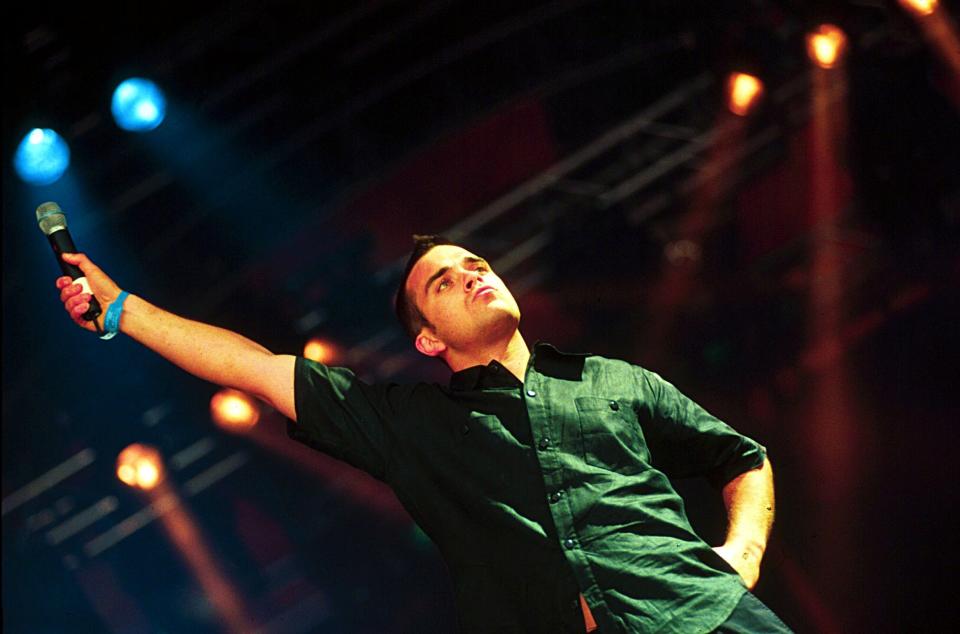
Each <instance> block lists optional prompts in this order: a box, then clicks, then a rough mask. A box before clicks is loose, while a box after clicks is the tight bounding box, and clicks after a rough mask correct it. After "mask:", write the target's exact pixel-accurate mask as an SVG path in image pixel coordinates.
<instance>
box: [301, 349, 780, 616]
mask: <svg viewBox="0 0 960 634" xmlns="http://www.w3.org/2000/svg"><path fill="white" fill-rule="evenodd" d="M295 389H296V410H297V421H298V422H297V423H293V422H291V423H290V424H289V426H288V431H289V433H290V435H291V437H293V438H295V439H297V440H299V441H301V442H304V443H306V444H308V445H310V446H312V447H314V448H316V449H318V450H320V451H323V452H325V453H328V454H330V455H333V456H335V457H338V458H341V459H343V460H345V461H346V462H349V463H350V464H352V465H354V466H356V467H359V468H361V469H363V470H365V471H367V472H369V473H370V474H372V475H373V476H375V477H377V478H379V479H381V480H383V481H384V482H386V483H387V484H389V485H390V486H391V487H392V488H393V490H394V491H395V492H396V495H397V497H398V498H399V500H400V501H401V503H402V504H403V505H404V507H405V508H406V509H407V511H409V513H410V515H411V516H412V517H413V519H414V520H415V521H416V522H417V523H418V524H419V525H420V527H421V528H422V529H423V530H424V532H426V533H427V534H428V535H429V536H430V538H431V539H433V541H434V542H435V543H436V545H437V547H438V548H439V549H440V552H441V553H442V555H443V557H444V559H445V561H446V562H447V565H448V567H449V568H450V571H451V574H452V576H453V583H454V591H455V594H456V600H457V610H458V615H459V619H460V625H461V627H462V629H463V630H464V631H470V632H472V631H476V632H562V631H581V632H582V631H583V621H582V617H581V614H580V609H579V605H578V600H577V597H578V594H579V593H580V592H582V593H583V594H584V596H585V597H586V600H587V603H588V604H589V605H590V607H591V611H592V612H593V615H594V617H595V618H596V621H597V624H598V626H599V627H600V630H601V631H602V632H603V633H604V634H607V633H610V632H682V633H683V634H690V633H692V632H709V631H712V630H713V629H715V628H716V627H717V626H718V625H719V624H720V623H722V622H723V621H724V619H725V618H726V617H727V616H728V615H729V614H730V612H731V611H732V610H733V608H734V607H735V606H736V604H737V601H739V599H740V598H741V596H742V595H743V593H744V592H745V591H746V589H745V587H744V585H743V583H742V581H741V580H740V577H739V576H738V575H737V574H736V573H735V572H734V571H733V569H732V568H730V567H729V566H728V565H727V564H726V562H724V561H723V559H721V558H720V556H719V555H717V554H716V553H715V552H714V551H713V550H712V549H711V548H710V547H709V546H708V545H707V544H706V543H704V542H703V540H701V539H700V538H699V537H698V536H697V535H696V534H695V533H694V531H693V529H692V528H691V526H690V523H689V521H688V519H687V517H686V513H685V512H684V507H683V501H682V499H681V498H680V496H679V495H678V494H677V493H676V492H675V491H674V489H673V487H672V486H671V484H670V481H669V480H668V477H689V476H705V477H708V478H710V479H711V480H713V481H714V482H715V483H718V484H723V483H725V482H727V481H729V480H731V479H732V478H734V477H735V476H737V475H739V474H740V473H743V472H745V471H748V470H750V469H753V468H756V467H759V466H760V465H761V464H762V462H763V458H764V455H765V450H764V448H763V447H762V446H760V445H759V444H757V443H756V442H754V441H752V440H750V439H749V438H746V437H744V436H742V435H740V434H738V433H737V432H735V431H734V430H733V429H731V428H730V427H729V426H728V425H726V424H724V423H723V422H721V421H719V420H718V419H716V418H715V417H713V416H711V415H710V414H708V413H707V412H706V411H705V410H704V409H703V408H701V407H700V406H698V405H697V404H696V403H694V402H693V401H691V400H690V399H689V398H687V397H686V396H684V395H683V394H681V393H680V392H679V391H678V390H677V389H676V388H675V387H674V386H673V385H671V384H670V383H668V382H666V381H664V380H663V379H662V378H660V376H658V375H657V374H655V373H654V372H650V371H648V370H645V369H643V368H640V367H637V366H634V365H630V364H628V363H626V362H623V361H617V360H611V359H605V358H602V357H598V356H591V355H582V354H566V353H562V352H559V351H557V350H556V349H555V348H553V347H552V346H549V345H545V344H537V345H536V346H535V347H534V350H533V353H532V354H531V357H530V362H529V364H528V367H527V370H526V375H525V377H524V380H523V383H522V384H521V382H520V381H518V380H517V379H516V377H514V376H513V375H512V374H510V372H509V371H508V370H506V369H505V368H504V367H503V366H501V365H500V364H499V363H497V362H496V361H492V362H491V363H490V364H489V365H487V366H476V367H472V368H469V369H466V370H462V371H460V372H457V373H455V374H454V375H453V376H452V377H451V380H450V385H449V387H443V386H440V385H436V384H426V383H419V384H415V385H396V384H384V385H371V384H368V383H365V382H363V381H361V380H359V379H358V378H357V377H356V376H355V375H354V374H353V373H352V372H351V371H349V370H347V369H345V368H332V367H327V366H324V365H321V364H319V363H315V362H312V361H307V360H305V359H302V358H300V359H297V363H296V388H295Z"/></svg>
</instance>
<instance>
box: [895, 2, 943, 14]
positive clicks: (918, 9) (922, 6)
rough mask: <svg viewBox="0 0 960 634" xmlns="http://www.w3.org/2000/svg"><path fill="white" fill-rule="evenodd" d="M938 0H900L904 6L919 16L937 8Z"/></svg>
mask: <svg viewBox="0 0 960 634" xmlns="http://www.w3.org/2000/svg"><path fill="white" fill-rule="evenodd" d="M937 4H938V3H937V0H900V5H901V6H903V8H905V9H907V10H908V11H911V12H913V13H916V14H917V15H919V16H927V15H930V14H931V13H933V12H934V11H936V10H937Z"/></svg>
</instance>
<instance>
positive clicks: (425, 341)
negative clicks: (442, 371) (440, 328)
mask: <svg viewBox="0 0 960 634" xmlns="http://www.w3.org/2000/svg"><path fill="white" fill-rule="evenodd" d="M414 345H415V346H416V347H417V350H419V351H420V353H421V354H425V355H427V356H428V357H436V356H438V355H440V354H443V351H444V350H446V349H447V344H445V343H443V342H442V341H440V339H437V336H436V335H435V334H434V333H433V332H432V331H430V330H428V329H427V328H426V327H423V328H421V329H420V334H419V335H417V338H416V339H415V340H414Z"/></svg>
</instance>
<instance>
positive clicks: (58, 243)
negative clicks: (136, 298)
mask: <svg viewBox="0 0 960 634" xmlns="http://www.w3.org/2000/svg"><path fill="white" fill-rule="evenodd" d="M37 222H38V223H39V224H40V231H42V232H43V233H44V235H45V236H47V240H49V241H50V246H51V247H52V248H53V253H54V255H56V256H57V264H59V265H60V270H62V271H63V274H64V275H68V276H70V278H71V279H72V280H73V281H74V282H76V283H77V284H79V285H80V286H82V287H83V292H85V293H90V294H91V295H93V291H91V290H90V284H89V282H87V278H86V277H85V276H84V274H83V271H81V270H80V267H78V266H76V265H74V264H70V263H69V262H65V261H64V259H63V254H64V253H76V252H77V247H75V246H74V244H73V239H72V238H71V237H70V232H69V231H67V217H66V216H65V215H64V213H63V210H62V209H60V205H58V204H57V203H54V202H49V203H43V204H42V205H40V206H39V207H37ZM101 312H102V311H101V310H100V302H98V301H97V298H96V297H91V299H90V308H89V309H87V312H85V313H83V315H82V317H83V318H84V319H86V320H87V321H93V320H94V319H96V318H97V317H99V316H100V313H101Z"/></svg>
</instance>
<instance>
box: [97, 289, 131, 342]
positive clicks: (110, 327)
mask: <svg viewBox="0 0 960 634" xmlns="http://www.w3.org/2000/svg"><path fill="white" fill-rule="evenodd" d="M128 295H130V293H128V292H127V291H120V294H119V295H117V298H116V299H115V300H113V301H112V302H111V303H110V306H109V308H107V315H106V317H104V318H103V329H104V330H105V331H106V332H104V333H103V334H102V335H100V338H101V339H103V340H107V339H113V338H114V337H116V336H117V332H119V331H120V315H122V314H123V303H124V302H125V301H127V296H128Z"/></svg>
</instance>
